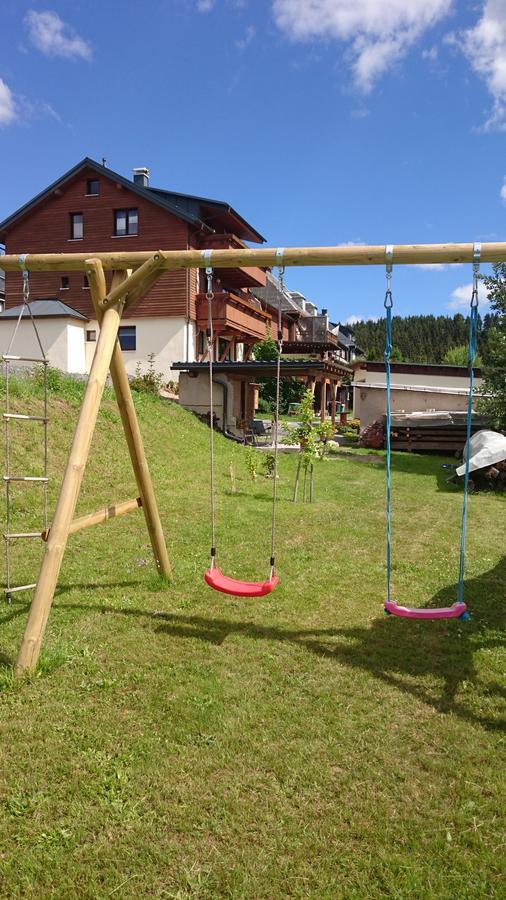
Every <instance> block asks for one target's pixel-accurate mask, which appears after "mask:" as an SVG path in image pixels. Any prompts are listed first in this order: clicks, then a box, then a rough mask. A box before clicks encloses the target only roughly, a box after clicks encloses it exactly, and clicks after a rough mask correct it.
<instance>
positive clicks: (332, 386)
mask: <svg viewBox="0 0 506 900" xmlns="http://www.w3.org/2000/svg"><path fill="white" fill-rule="evenodd" d="M337 385H338V382H337V381H334V380H332V381H331V383H330V389H331V392H332V393H331V401H330V403H331V405H330V412H331V418H332V424H333V425H335V424H336V401H337Z"/></svg>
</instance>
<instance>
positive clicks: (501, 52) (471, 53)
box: [450, 0, 506, 131]
mask: <svg viewBox="0 0 506 900" xmlns="http://www.w3.org/2000/svg"><path fill="white" fill-rule="evenodd" d="M450 41H451V43H453V44H456V45H457V46H459V47H460V49H461V50H462V51H463V53H464V54H465V55H466V57H467V59H468V61H469V64H470V65H471V67H472V68H473V69H474V71H475V72H476V73H477V74H478V75H479V76H480V77H481V78H483V80H484V81H485V84H486V85H487V88H488V90H489V92H490V93H491V95H492V97H493V101H494V103H493V107H492V111H491V113H490V116H489V118H488V120H487V121H486V122H485V125H484V128H485V130H492V129H495V128H497V129H499V130H501V131H506V0H485V3H484V5H483V12H482V15H481V18H480V19H479V20H478V22H477V24H476V25H475V26H474V28H469V29H468V30H467V31H464V32H461V33H460V34H457V35H455V34H454V35H451V36H450Z"/></svg>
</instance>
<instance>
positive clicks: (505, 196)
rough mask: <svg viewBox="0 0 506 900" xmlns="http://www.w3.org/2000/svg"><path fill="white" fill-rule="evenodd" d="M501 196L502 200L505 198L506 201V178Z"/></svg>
mask: <svg viewBox="0 0 506 900" xmlns="http://www.w3.org/2000/svg"><path fill="white" fill-rule="evenodd" d="M499 196H500V198H501V200H504V202H505V203H506V178H505V179H504V183H503V185H502V187H501V190H500V191H499Z"/></svg>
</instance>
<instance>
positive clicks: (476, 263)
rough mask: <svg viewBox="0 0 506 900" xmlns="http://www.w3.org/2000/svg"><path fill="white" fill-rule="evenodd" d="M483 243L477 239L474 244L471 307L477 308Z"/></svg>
mask: <svg viewBox="0 0 506 900" xmlns="http://www.w3.org/2000/svg"><path fill="white" fill-rule="evenodd" d="M480 258H481V243H480V242H479V241H476V243H474V244H473V291H472V294H471V309H476V308H477V306H478V303H479V299H478V275H479V271H480Z"/></svg>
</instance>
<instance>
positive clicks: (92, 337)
mask: <svg viewBox="0 0 506 900" xmlns="http://www.w3.org/2000/svg"><path fill="white" fill-rule="evenodd" d="M96 339H97V332H96V331H87V332H86V340H87V341H96Z"/></svg>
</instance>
